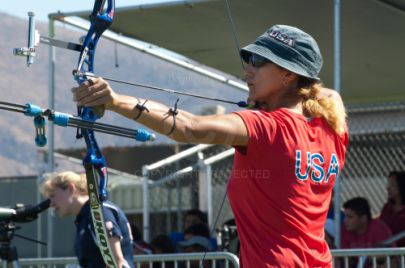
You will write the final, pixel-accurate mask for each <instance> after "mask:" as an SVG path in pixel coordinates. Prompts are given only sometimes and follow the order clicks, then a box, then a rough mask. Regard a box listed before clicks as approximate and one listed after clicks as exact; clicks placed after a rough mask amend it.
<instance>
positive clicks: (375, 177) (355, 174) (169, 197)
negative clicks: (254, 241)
mask: <svg viewBox="0 0 405 268" xmlns="http://www.w3.org/2000/svg"><path fill="white" fill-rule="evenodd" d="M348 122H349V129H350V144H349V149H348V151H347V155H346V164H345V166H344V168H343V172H342V175H341V187H340V189H341V196H340V200H341V201H342V202H344V201H346V200H348V199H350V198H352V197H357V196H362V197H365V198H367V199H368V200H369V201H370V205H371V208H372V213H373V214H374V215H376V214H378V213H379V211H380V210H381V208H382V206H383V204H384V203H385V202H386V199H387V194H386V177H387V174H388V173H389V172H390V171H392V170H403V169H405V168H404V167H405V163H404V162H405V104H398V103H397V104H386V105H380V106H362V107H360V106H357V107H351V108H350V109H349V121H348ZM227 149H229V148H228V147H224V146H210V147H207V148H205V149H204V150H201V151H200V153H199V154H197V153H195V154H193V155H190V156H188V157H185V158H183V159H181V160H179V161H177V162H173V163H170V164H168V165H165V166H164V167H161V168H159V169H155V170H153V171H151V172H150V173H149V179H150V180H151V181H153V182H156V181H159V180H161V179H162V178H164V177H166V176H168V175H169V174H172V173H174V172H178V171H179V170H183V172H180V173H178V175H177V176H175V178H174V177H171V178H170V180H167V182H165V183H161V184H158V185H155V186H153V187H151V188H150V200H149V205H150V214H149V215H150V237H151V238H152V237H153V236H155V235H157V234H160V233H165V234H167V233H170V232H172V231H182V228H183V216H184V213H185V212H186V211H187V210H188V209H194V208H200V209H203V210H205V211H208V208H207V205H206V204H205V203H204V202H206V199H207V198H208V197H211V198H212V200H211V202H212V209H211V211H209V213H210V214H212V215H211V222H210V224H211V226H210V227H211V228H212V227H213V226H212V225H213V223H215V221H216V220H218V224H217V225H216V227H219V226H221V225H222V224H223V223H224V222H225V221H226V220H228V219H231V218H232V217H233V215H232V212H231V209H230V207H229V204H228V201H227V199H225V203H224V206H223V208H222V209H221V211H220V207H221V204H222V201H223V200H224V196H225V194H226V184H227V182H228V177H229V173H230V169H231V166H232V157H227V158H224V159H221V160H219V161H216V162H214V163H213V164H211V165H210V166H211V169H212V176H211V183H212V184H211V193H210V195H208V194H207V193H206V192H205V190H206V189H203V188H202V187H205V184H204V182H203V181H202V180H204V179H203V176H201V174H200V172H201V166H199V165H198V162H199V158H200V159H207V158H209V157H212V156H214V155H216V154H218V153H220V152H223V151H225V150H227ZM200 162H201V160H200ZM186 167H189V169H185V168H186ZM199 177H200V179H199ZM217 217H218V219H217Z"/></svg>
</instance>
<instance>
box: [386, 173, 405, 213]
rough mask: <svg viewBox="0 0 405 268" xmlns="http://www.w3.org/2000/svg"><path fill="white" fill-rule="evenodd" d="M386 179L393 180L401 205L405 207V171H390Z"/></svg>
mask: <svg viewBox="0 0 405 268" xmlns="http://www.w3.org/2000/svg"><path fill="white" fill-rule="evenodd" d="M388 177H394V178H395V181H396V182H397V185H398V189H399V194H400V196H401V204H402V205H405V171H391V172H390V173H389V174H388Z"/></svg>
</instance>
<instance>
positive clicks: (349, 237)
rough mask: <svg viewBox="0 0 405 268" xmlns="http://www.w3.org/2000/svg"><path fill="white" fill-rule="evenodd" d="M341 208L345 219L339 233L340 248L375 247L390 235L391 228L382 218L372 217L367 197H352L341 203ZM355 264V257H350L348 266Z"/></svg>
mask: <svg viewBox="0 0 405 268" xmlns="http://www.w3.org/2000/svg"><path fill="white" fill-rule="evenodd" d="M343 208H344V211H345V220H344V225H343V228H342V234H341V236H342V237H341V238H342V240H341V241H342V242H341V248H342V249H353V248H375V247H377V246H378V244H379V243H381V242H382V241H384V240H386V239H388V238H389V237H391V235H392V232H391V230H390V229H389V228H388V226H387V225H386V224H385V223H384V222H383V221H382V220H379V219H372V217H371V209H370V205H369V203H368V201H367V199H365V198H363V197H355V198H352V199H350V200H348V201H346V202H345V203H344V204H343ZM382 261H384V260H383V259H382ZM380 262H381V261H380ZM356 265H357V258H350V267H355V266H356ZM366 267H370V266H369V265H368V266H366Z"/></svg>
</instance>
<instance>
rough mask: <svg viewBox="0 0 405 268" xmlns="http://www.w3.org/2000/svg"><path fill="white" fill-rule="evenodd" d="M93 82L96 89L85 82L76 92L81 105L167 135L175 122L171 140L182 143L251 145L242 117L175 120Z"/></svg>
mask: <svg viewBox="0 0 405 268" xmlns="http://www.w3.org/2000/svg"><path fill="white" fill-rule="evenodd" d="M92 81H93V83H92V85H90V84H89V83H88V82H85V83H84V84H83V85H82V86H80V87H77V88H73V89H72V92H73V93H74V100H75V101H77V102H78V104H79V105H85V106H96V105H104V106H105V107H106V109H109V110H112V111H114V112H116V113H119V114H121V115H123V116H125V117H127V118H130V119H135V118H137V119H136V120H137V121H138V122H139V123H141V124H143V125H145V126H147V127H149V128H151V129H153V130H155V131H157V132H159V133H161V134H165V135H167V134H168V133H170V132H171V130H172V128H173V124H174V120H175V124H176V127H175V129H174V130H173V131H172V132H171V133H170V135H169V137H170V138H172V139H173V140H175V141H178V142H185V143H206V144H224V145H233V146H245V145H247V143H248V132H247V129H246V126H245V124H244V122H243V121H242V119H241V118H240V117H239V116H238V115H235V114H225V115H209V116H198V115H194V114H191V113H188V112H186V111H183V110H180V109H179V110H177V115H175V119H174V117H173V115H172V114H171V113H170V108H169V107H167V106H166V105H163V104H161V103H158V102H154V101H150V100H148V101H146V103H145V100H143V99H139V98H134V97H130V96H125V95H119V94H116V93H115V92H114V91H113V90H112V89H111V87H110V86H109V84H108V83H107V82H105V81H104V80H102V79H99V78H96V79H92ZM137 104H140V105H143V106H144V107H145V109H144V111H143V112H141V110H140V109H139V108H137V107H136V105H137ZM140 112H141V114H140V115H139V113H140Z"/></svg>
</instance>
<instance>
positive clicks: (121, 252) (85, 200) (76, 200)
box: [41, 171, 134, 268]
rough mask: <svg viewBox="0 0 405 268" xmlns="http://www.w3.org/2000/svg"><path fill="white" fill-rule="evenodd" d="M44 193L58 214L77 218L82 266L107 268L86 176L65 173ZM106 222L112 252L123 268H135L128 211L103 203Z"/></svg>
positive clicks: (49, 183) (77, 251)
mask: <svg viewBox="0 0 405 268" xmlns="http://www.w3.org/2000/svg"><path fill="white" fill-rule="evenodd" d="M41 192H42V194H43V195H44V196H45V197H46V198H49V199H50V200H51V207H52V208H53V209H54V211H55V213H56V214H57V215H58V216H59V217H61V218H63V217H66V216H76V220H75V225H76V237H75V243H74V250H75V254H76V256H77V258H78V260H79V264H80V266H81V267H86V268H101V267H106V264H105V263H104V260H103V257H102V255H101V253H100V249H99V247H98V245H97V244H98V241H96V234H95V231H94V226H93V220H92V217H91V211H90V203H89V195H88V191H87V179H86V175H85V174H77V173H75V172H70V171H67V172H61V173H57V174H55V175H54V176H50V177H49V178H47V179H46V180H45V181H44V182H43V184H42V185H41ZM103 213H104V221H105V226H106V229H107V233H108V234H109V242H110V245H111V249H112V251H113V253H114V256H115V257H116V261H117V265H118V267H120V268H133V267H134V260H133V256H132V234H131V229H130V226H129V223H128V220H127V218H126V216H125V214H124V212H123V211H122V210H121V209H120V208H119V207H117V206H116V205H115V204H113V203H112V202H109V201H107V202H104V203H103Z"/></svg>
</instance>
